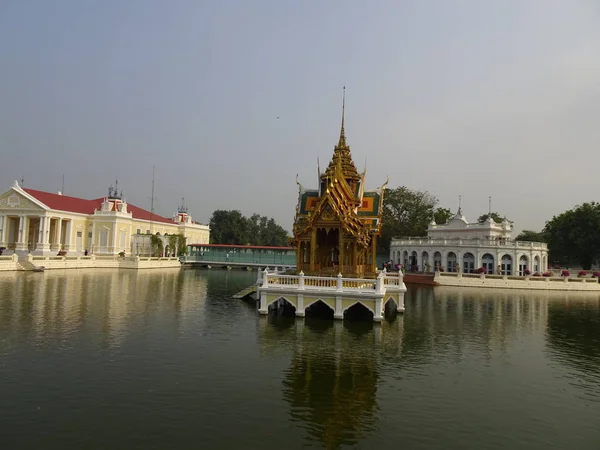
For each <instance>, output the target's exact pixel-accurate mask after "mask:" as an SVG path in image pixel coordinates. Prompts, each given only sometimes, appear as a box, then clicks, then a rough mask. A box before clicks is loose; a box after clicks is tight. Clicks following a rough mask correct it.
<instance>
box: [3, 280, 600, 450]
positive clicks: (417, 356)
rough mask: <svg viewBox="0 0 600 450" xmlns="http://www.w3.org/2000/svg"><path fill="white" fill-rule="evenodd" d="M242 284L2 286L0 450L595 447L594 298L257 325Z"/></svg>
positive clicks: (483, 297)
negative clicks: (240, 295)
mask: <svg viewBox="0 0 600 450" xmlns="http://www.w3.org/2000/svg"><path fill="white" fill-rule="evenodd" d="M255 277H256V272H254V273H247V272H238V271H229V272H228V271H222V270H212V271H207V270H204V271H200V270H178V269H173V270H160V271H151V270H147V271H139V272H136V271H126V270H123V271H116V270H104V271H100V270H96V271H87V270H71V271H59V272H53V271H47V272H45V273H17V274H15V273H8V274H7V273H4V274H1V273H0V448H1V449H7V450H9V449H50V450H53V449H61V450H64V449H188V448H189V449H192V448H193V449H261V450H265V449H267V450H268V449H304V448H315V449H319V448H325V449H338V448H353V449H354V448H356V449H378V450H379V449H428V450H431V449H444V450H447V449H478V450H479V449H492V450H494V449H511V450H513V449H544V450H547V449H561V450H563V449H576V450H587V449H590V450H598V449H599V448H600V303H599V297H600V296H598V295H597V294H572V293H570V294H557V293H539V292H525V291H510V290H506V291H493V290H485V289H481V290H477V289H470V290H467V289H464V290H459V289H456V288H443V287H440V288H435V289H434V288H431V287H423V288H409V292H408V293H407V297H406V314H405V315H404V316H397V317H391V318H388V319H386V320H385V321H384V322H383V323H381V324H373V323H371V322H368V321H352V322H350V321H345V322H339V321H336V322H333V321H328V320H322V319H319V318H306V319H304V320H302V319H294V318H288V317H268V318H267V317H260V316H258V315H257V313H256V309H255V306H254V305H250V304H248V303H245V302H243V301H240V300H234V299H232V298H231V295H232V294H234V293H236V292H237V291H239V290H241V289H242V288H245V287H247V285H249V284H251V282H252V281H253V280H254V279H255Z"/></svg>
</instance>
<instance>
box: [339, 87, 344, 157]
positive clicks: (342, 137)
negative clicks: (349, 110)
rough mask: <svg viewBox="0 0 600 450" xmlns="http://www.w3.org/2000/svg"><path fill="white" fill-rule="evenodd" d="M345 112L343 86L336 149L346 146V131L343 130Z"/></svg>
mask: <svg viewBox="0 0 600 450" xmlns="http://www.w3.org/2000/svg"><path fill="white" fill-rule="evenodd" d="M345 111H346V86H344V90H343V95H342V128H341V129H340V141H339V142H338V147H345V146H346V130H345V129H344V114H345Z"/></svg>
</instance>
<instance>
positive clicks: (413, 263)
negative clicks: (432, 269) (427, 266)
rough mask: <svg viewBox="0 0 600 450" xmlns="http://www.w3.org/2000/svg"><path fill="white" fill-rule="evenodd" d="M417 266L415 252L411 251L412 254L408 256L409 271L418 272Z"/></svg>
mask: <svg viewBox="0 0 600 450" xmlns="http://www.w3.org/2000/svg"><path fill="white" fill-rule="evenodd" d="M417 264H418V262H417V252H415V251H413V252H412V253H411V254H410V270H411V271H416V270H419V269H418V268H417Z"/></svg>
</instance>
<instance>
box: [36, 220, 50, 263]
mask: <svg viewBox="0 0 600 450" xmlns="http://www.w3.org/2000/svg"><path fill="white" fill-rule="evenodd" d="M40 238H41V241H40V242H41V244H42V245H41V246H40V247H39V248H38V249H39V250H41V251H42V254H44V252H48V251H49V250H50V217H46V216H42V217H40Z"/></svg>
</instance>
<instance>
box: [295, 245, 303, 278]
mask: <svg viewBox="0 0 600 450" xmlns="http://www.w3.org/2000/svg"><path fill="white" fill-rule="evenodd" d="M303 262H304V245H303V242H302V241H298V247H297V249H296V270H297V271H298V272H300V271H301V270H302V263H303Z"/></svg>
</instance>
